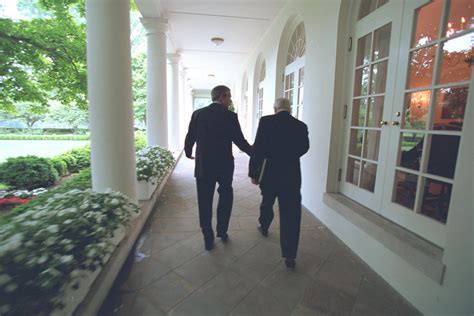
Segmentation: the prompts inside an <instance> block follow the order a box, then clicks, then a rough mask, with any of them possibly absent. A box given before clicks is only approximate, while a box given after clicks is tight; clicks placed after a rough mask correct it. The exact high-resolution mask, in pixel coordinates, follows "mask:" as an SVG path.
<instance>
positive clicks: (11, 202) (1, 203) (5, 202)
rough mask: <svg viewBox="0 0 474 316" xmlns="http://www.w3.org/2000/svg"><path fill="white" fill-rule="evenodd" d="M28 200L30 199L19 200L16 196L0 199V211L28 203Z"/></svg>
mask: <svg viewBox="0 0 474 316" xmlns="http://www.w3.org/2000/svg"><path fill="white" fill-rule="evenodd" d="M29 200H30V199H28V198H20V197H16V196H10V197H3V198H0V210H1V209H3V208H9V207H12V206H15V205H18V204H25V203H28V201H29Z"/></svg>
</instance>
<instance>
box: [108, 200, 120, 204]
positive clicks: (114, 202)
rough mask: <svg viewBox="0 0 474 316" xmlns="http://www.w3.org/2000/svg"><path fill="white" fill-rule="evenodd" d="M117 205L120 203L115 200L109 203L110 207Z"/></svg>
mask: <svg viewBox="0 0 474 316" xmlns="http://www.w3.org/2000/svg"><path fill="white" fill-rule="evenodd" d="M119 203H120V202H119V200H117V199H112V201H110V204H112V205H119Z"/></svg>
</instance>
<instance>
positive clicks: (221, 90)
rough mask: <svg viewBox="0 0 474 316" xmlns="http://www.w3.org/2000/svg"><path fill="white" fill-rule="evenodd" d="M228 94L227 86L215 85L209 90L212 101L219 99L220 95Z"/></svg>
mask: <svg viewBox="0 0 474 316" xmlns="http://www.w3.org/2000/svg"><path fill="white" fill-rule="evenodd" d="M225 94H230V89H229V87H226V86H216V87H214V88H213V89H212V90H211V98H212V101H216V100H219V98H220V97H221V96H222V95H225Z"/></svg>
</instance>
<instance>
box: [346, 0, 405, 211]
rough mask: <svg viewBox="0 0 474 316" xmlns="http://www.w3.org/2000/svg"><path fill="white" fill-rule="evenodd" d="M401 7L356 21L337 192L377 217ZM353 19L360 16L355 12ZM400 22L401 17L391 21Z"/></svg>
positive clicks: (390, 5) (391, 5) (390, 7)
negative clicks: (364, 207)
mask: <svg viewBox="0 0 474 316" xmlns="http://www.w3.org/2000/svg"><path fill="white" fill-rule="evenodd" d="M401 14H402V7H401V6H399V5H398V4H397V3H396V1H390V2H389V3H387V4H385V5H384V6H382V7H380V8H379V9H377V10H376V11H374V12H373V13H371V14H370V15H369V16H367V17H365V18H364V19H362V20H360V21H358V22H354V24H355V28H354V32H353V34H352V35H351V37H352V39H353V40H352V41H353V48H352V52H351V62H350V65H349V67H350V68H349V70H348V71H347V76H346V77H347V78H351V80H350V83H349V84H350V87H351V89H348V90H349V91H348V92H349V93H350V95H349V96H348V97H347V105H348V111H347V112H348V113H347V118H348V119H347V121H348V122H347V125H346V135H347V136H346V138H345V144H344V161H343V168H342V170H343V173H342V180H341V192H342V193H343V194H345V195H347V196H349V197H350V198H352V199H355V200H357V201H359V202H360V203H362V204H363V205H365V206H367V207H368V208H370V209H372V210H374V211H377V212H380V209H381V201H382V192H383V182H384V173H385V168H386V161H387V146H388V142H389V138H390V137H389V133H390V125H389V122H388V120H387V118H388V117H390V113H391V111H392V110H391V107H392V100H393V95H394V89H393V87H394V85H395V78H396V67H397V54H398V40H399V35H400V28H401V25H400V24H401V22H400V20H401V19H400V17H401ZM353 15H354V16H353V20H354V21H355V20H356V19H357V17H358V14H357V12H356V10H353ZM395 17H399V18H395Z"/></svg>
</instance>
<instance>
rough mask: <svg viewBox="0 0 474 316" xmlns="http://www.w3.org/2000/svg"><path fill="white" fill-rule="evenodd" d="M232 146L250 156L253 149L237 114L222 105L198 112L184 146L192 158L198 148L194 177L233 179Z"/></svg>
mask: <svg viewBox="0 0 474 316" xmlns="http://www.w3.org/2000/svg"><path fill="white" fill-rule="evenodd" d="M232 142H234V143H235V144H236V145H237V146H238V147H239V148H240V150H242V151H244V152H246V153H247V154H248V155H250V153H251V149H252V148H251V146H250V144H249V143H248V142H247V141H246V140H245V138H244V135H243V134H242V130H241V129H240V125H239V120H238V119H237V114H235V113H234V112H231V111H229V110H228V109H226V108H225V106H223V105H221V104H219V103H212V104H210V105H208V106H206V107H204V108H202V109H199V110H196V111H194V113H193V116H192V117H191V122H190V123H189V130H188V134H187V135H186V140H185V144H184V151H185V153H186V157H188V158H190V157H191V155H192V151H193V146H194V143H196V144H197V148H196V166H195V169H194V176H195V177H196V178H213V177H218V176H222V175H232V174H233V171H234V156H233V155H232Z"/></svg>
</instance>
